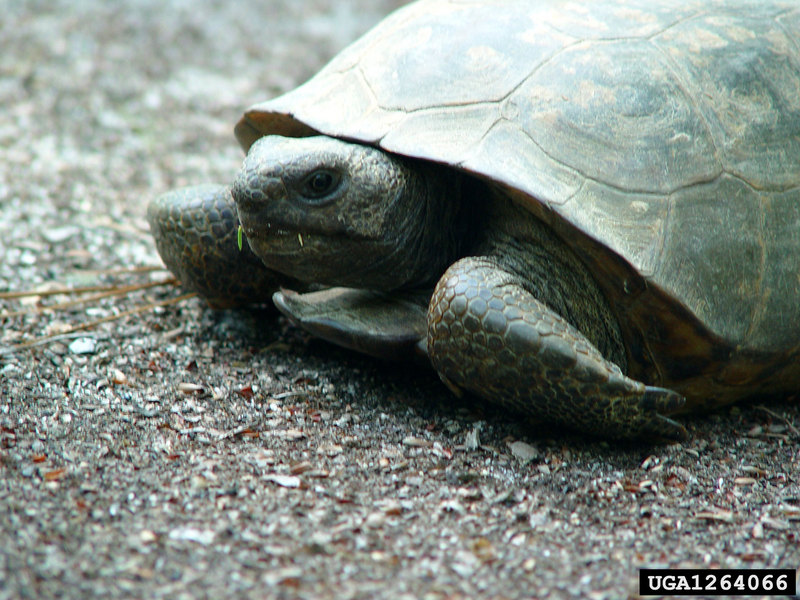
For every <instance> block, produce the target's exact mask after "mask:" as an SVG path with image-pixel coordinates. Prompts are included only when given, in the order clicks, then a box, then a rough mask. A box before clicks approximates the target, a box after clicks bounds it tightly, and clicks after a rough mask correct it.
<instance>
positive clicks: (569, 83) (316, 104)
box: [236, 0, 800, 403]
mask: <svg viewBox="0 0 800 600" xmlns="http://www.w3.org/2000/svg"><path fill="white" fill-rule="evenodd" d="M799 40H800V5H798V3H797V2H796V1H795V0H792V1H783V2H781V1H774V0H752V1H749V2H748V1H743V0H725V1H714V0H697V1H691V0H689V1H687V0H676V1H671V0H631V1H627V2H626V1H624V0H617V1H613V0H612V1H608V0H604V1H603V2H597V3H595V2H577V1H567V2H565V1H560V0H538V1H536V2H532V1H531V0H518V1H514V0H510V1H498V0H477V1H467V0H464V1H457V0H449V1H448V0H422V1H420V2H417V3H414V4H412V5H409V6H407V7H405V8H403V9H401V10H399V11H397V12H396V13H394V14H393V15H391V16H390V17H389V18H387V19H385V20H384V21H383V22H382V23H380V24H379V25H378V26H377V27H375V28H374V29H373V30H372V31H371V32H369V33H368V34H366V35H365V36H364V37H363V38H361V39H360V40H358V41H357V42H355V43H354V44H352V45H351V46H350V47H348V48H347V49H345V50H344V51H343V52H341V53H340V54H339V55H338V56H337V57H336V58H334V59H333V61H332V62H331V63H330V64H329V65H328V66H326V67H325V68H324V69H323V70H322V71H321V72H320V73H319V74H318V75H316V76H315V77H314V78H313V79H311V80H310V81H309V82H307V83H306V84H305V85H303V86H301V87H299V88H298V89H296V90H294V91H292V92H290V93H288V94H286V95H284V96H281V97H279V98H276V99H273V100H270V101H268V102H264V103H262V104H258V105H256V106H254V107H252V108H251V109H250V110H249V111H248V112H247V113H246V114H245V116H244V117H243V119H242V121H241V122H240V123H239V125H237V129H236V133H237V137H238V138H239V140H240V142H241V143H242V145H243V147H245V149H247V148H249V146H250V144H252V143H253V141H254V140H255V139H257V138H258V137H260V136H262V135H265V134H268V133H277V134H283V135H309V134H313V133H316V132H321V133H324V134H327V135H331V136H336V137H340V138H345V139H350V140H358V141H362V142H364V143H368V144H373V145H376V146H379V147H381V148H384V149H385V150H387V151H389V152H394V153H398V154H402V155H406V156H410V157H416V158H420V159H426V160H432V161H437V162H440V163H445V164H448V165H452V166H453V167H455V168H459V169H462V170H464V171H466V172H469V173H473V174H476V175H478V176H481V177H483V178H485V179H487V180H488V181H490V182H493V183H495V184H497V185H498V186H499V187H500V188H502V189H504V190H506V192H507V193H509V194H511V195H512V196H514V197H515V198H516V199H517V200H518V201H519V202H521V203H523V204H524V205H525V206H527V207H529V209H530V210H531V211H532V212H533V213H535V214H536V215H538V216H539V217H540V218H541V219H543V220H545V221H546V222H548V223H550V224H551V225H552V227H553V228H554V229H555V230H556V231H557V232H559V233H560V234H561V235H562V236H563V237H564V239H566V240H568V241H569V242H570V243H572V244H573V245H574V247H575V249H576V250H577V251H578V253H579V254H580V255H581V256H582V257H583V259H584V260H585V261H586V262H587V263H589V265H590V267H591V268H592V269H593V270H594V271H595V272H596V273H597V274H598V279H599V280H600V282H601V285H602V286H603V287H604V290H605V291H606V293H607V294H608V295H609V298H610V299H611V300H612V303H613V304H614V305H615V307H616V309H617V311H618V314H619V317H620V321H621V323H622V325H623V330H624V335H625V337H626V341H627V345H628V351H629V358H630V362H631V365H632V367H631V373H632V374H633V375H634V376H640V377H649V379H648V381H655V382H661V383H663V384H666V385H674V386H675V387H676V388H677V389H678V390H679V391H681V392H683V393H685V394H687V395H690V397H692V396H697V395H705V396H709V397H710V398H709V400H708V401H709V403H718V402H722V401H727V400H728V399H731V398H732V397H734V396H741V395H746V394H749V393H753V392H758V391H759V390H760V386H762V385H763V384H764V382H765V381H767V380H768V379H774V378H775V377H780V378H783V380H784V381H786V382H787V385H794V386H797V385H798V384H800V356H799V353H800V46H798V44H800V41H799Z"/></svg>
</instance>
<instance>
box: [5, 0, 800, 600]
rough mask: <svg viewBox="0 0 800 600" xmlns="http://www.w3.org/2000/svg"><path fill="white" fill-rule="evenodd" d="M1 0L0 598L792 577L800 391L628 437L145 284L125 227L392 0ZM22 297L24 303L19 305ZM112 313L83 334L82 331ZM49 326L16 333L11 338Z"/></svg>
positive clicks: (408, 591)
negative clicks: (516, 408) (547, 419)
mask: <svg viewBox="0 0 800 600" xmlns="http://www.w3.org/2000/svg"><path fill="white" fill-rule="evenodd" d="M328 4H329V3H327V2H322V1H321V0H320V1H304V2H290V1H288V0H286V1H277V0H276V1H272V2H262V3H261V6H254V5H253V4H250V5H248V7H247V9H243V8H239V7H237V3H235V2H225V1H222V0H220V1H214V0H203V1H199V2H198V1H195V2H191V3H190V2H185V1H182V0H153V1H149V0H136V1H131V2H126V3H120V2H104V1H103V0H80V1H76V0H71V1H66V0H65V1H63V2H57V1H52V0H48V1H44V0H43V1H41V2H36V1H33V0H30V1H25V0H21V1H17V2H12V3H10V4H7V5H6V6H5V7H4V9H3V19H2V22H0V39H2V40H3V52H2V53H0V239H2V241H0V290H32V289H35V290H37V291H39V292H42V293H41V294H39V295H36V296H29V297H24V298H20V299H6V300H0V311H2V312H0V322H2V332H1V333H0V350H3V349H4V350H5V352H4V353H3V354H0V477H1V478H0V505H2V510H0V600H5V599H11V598H53V597H59V598H87V597H92V596H96V597H104V598H130V597H138V598H162V597H163V598H171V599H174V598H205V597H208V598H219V597H228V598H237V597H247V598H262V597H263V598H329V597H337V598H342V599H344V598H476V597H481V598H526V597H542V596H545V595H550V596H551V597H556V598H558V597H564V598H567V597H581V598H587V597H588V598H593V599H600V598H623V597H629V596H633V597H635V596H636V590H637V580H638V572H639V569H640V568H642V567H703V568H712V567H742V568H759V567H783V568H797V567H798V565H800V531H799V530H798V525H799V524H800V475H799V474H798V473H800V451H799V450H798V448H799V447H800V446H798V439H799V438H800V435H799V434H798V427H800V407H798V403H797V401H796V399H787V400H785V401H783V402H778V403H771V404H769V405H766V406H761V405H760V404H759V403H758V402H756V403H754V404H751V405H747V406H740V407H735V408H733V409H729V410H726V411H724V412H721V413H718V414H714V415H707V416H701V417H697V418H692V419H687V424H688V427H689V429H690V431H691V439H690V440H689V441H687V442H686V443H683V444H675V445H669V446H657V447H648V446H643V445H618V444H609V443H605V442H601V441H596V440H586V439H581V438H580V437H579V436H576V435H573V434H569V433H565V432H558V431H553V430H551V429H549V428H547V429H543V428H541V427H539V426H538V425H537V424H536V423H532V422H520V420H519V419H518V418H516V417H514V416H512V415H509V414H506V413H498V412H497V411H496V410H495V409H492V408H490V407H486V406H484V405H483V404H481V403H479V402H477V401H469V400H456V399H454V398H453V397H452V396H451V395H450V394H449V393H448V392H447V390H446V389H444V387H443V386H442V385H441V384H440V383H439V382H438V381H437V380H436V379H435V377H433V376H432V375H431V374H430V373H427V372H420V373H418V374H414V377H409V376H408V371H407V370H405V369H404V368H402V367H398V366H393V365H386V364H383V363H380V362H378V361H374V360H370V359H367V358H362V357H360V356H356V355H354V354H351V353H348V352H345V351H342V350H338V349H335V348H332V347H330V346H328V345H326V344H324V343H323V342H318V341H315V340H311V339H309V338H308V337H306V336H305V335H303V334H302V333H300V332H298V331H296V330H294V329H293V328H291V327H290V326H288V324H287V323H286V322H285V321H284V320H283V319H281V318H278V317H276V316H275V314H274V313H272V312H270V311H269V310H261V311H258V310H254V311H237V312H219V313H215V312H212V311H209V310H207V309H205V308H204V306H203V305H202V303H201V302H200V301H198V300H196V299H190V300H184V301H182V302H180V303H177V304H174V305H169V306H164V307H160V308H157V309H154V310H149V311H147V312H143V313H139V314H135V315H128V316H125V314H123V313H124V312H125V311H129V310H134V309H135V308H136V307H137V306H141V305H144V304H147V303H152V302H159V301H163V300H166V299H170V298H174V297H176V296H178V295H179V294H180V291H179V290H177V289H176V288H174V287H173V286H171V285H168V284H164V285H158V286H156V287H151V288H147V289H144V290H142V291H136V292H128V293H126V294H124V295H122V296H119V297H111V298H94V299H90V300H89V301H88V302H87V303H85V304H81V305H78V306H75V307H70V308H66V307H64V308H60V309H57V310H45V311H39V310H38V309H39V308H40V307H42V306H50V305H52V304H54V303H57V302H65V301H67V300H70V299H73V298H74V296H73V295H71V296H67V295H64V294H59V295H54V296H46V295H44V291H45V290H48V289H53V288H54V287H60V286H64V285H68V286H73V287H76V286H86V285H111V284H113V285H117V286H120V285H127V284H133V283H147V282H155V283H157V282H160V281H163V280H164V279H166V278H167V274H166V273H164V272H163V271H155V272H144V273H139V272H132V271H126V269H130V268H132V267H141V266H148V265H149V266H152V265H159V264H160V263H159V259H158V256H157V254H156V253H155V250H154V248H153V245H152V243H151V240H150V238H149V235H148V233H147V225H146V223H145V220H144V210H145V206H146V202H147V199H148V198H150V197H152V196H153V195H154V194H157V193H160V192H163V191H165V190H167V189H169V188H172V187H176V186H180V185H187V184H194V183H201V182H207V181H223V182H224V181H226V180H229V179H230V177H231V176H232V174H233V173H235V171H236V170H237V169H238V164H239V162H240V160H241V153H240V150H239V148H238V146H237V145H236V143H235V142H234V140H233V136H232V133H231V129H232V126H233V124H234V123H235V121H236V120H237V119H238V115H239V113H240V112H241V110H242V109H243V108H244V107H246V106H248V105H249V104H251V103H253V102H255V101H258V100H261V99H264V98H266V97H269V96H272V95H275V94H278V93H280V92H281V91H285V90H288V89H291V88H292V87H294V86H295V85H297V84H298V83H300V82H302V81H303V80H304V79H306V78H307V77H308V76H310V75H311V74H312V73H313V72H314V71H315V70H316V69H318V68H319V66H320V65H321V64H322V63H323V62H324V61H325V60H326V59H327V58H328V57H330V56H331V55H332V54H334V53H335V52H336V51H337V50H338V49H339V48H341V47H342V46H343V45H345V44H346V43H347V42H348V41H350V40H352V39H354V38H355V37H357V36H358V35H359V34H360V33H361V32H362V31H364V30H365V29H366V28H367V27H368V26H370V25H371V24H373V23H375V22H377V21H378V20H379V19H380V18H381V16H383V15H384V14H385V13H387V12H388V11H389V10H391V8H393V6H394V5H397V4H398V2H391V1H388V0H384V1H377V0H360V1H358V2H356V1H353V2H349V3H347V4H345V3H339V4H337V7H338V8H336V9H335V10H331V9H330V8H329V7H328ZM20 312H21V313H22V314H19V313H20ZM113 316H118V317H119V318H117V319H115V320H113V321H110V322H108V323H104V324H101V325H98V326H96V327H93V328H92V329H90V330H87V331H85V332H80V331H78V332H75V331H73V328H74V327H76V326H80V325H81V324H83V323H86V322H89V321H95V320H99V319H104V318H107V317H113ZM44 336H53V338H52V339H50V341H48V342H47V343H40V344H38V345H34V346H32V347H28V348H17V350H16V351H15V352H7V350H8V349H10V348H12V347H14V346H15V345H18V344H21V343H26V342H28V341H31V340H33V341H35V340H40V341H41V338H43V337H44Z"/></svg>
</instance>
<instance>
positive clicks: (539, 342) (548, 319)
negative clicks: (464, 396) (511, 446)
mask: <svg viewBox="0 0 800 600" xmlns="http://www.w3.org/2000/svg"><path fill="white" fill-rule="evenodd" d="M428 353H429V355H430V358H431V361H432V362H433V365H434V367H435V368H436V370H437V371H438V372H439V374H440V375H441V377H442V379H443V380H444V381H445V382H446V383H448V384H449V385H450V386H451V387H452V386H454V387H456V388H463V389H466V390H469V391H471V392H473V393H475V394H478V395H479V396H482V397H484V398H486V399H487V400H491V401H494V402H497V403H499V404H503V405H506V406H509V407H510V408H513V409H515V410H518V411H521V412H524V413H528V414H530V415H533V416H535V417H539V418H542V419H544V420H549V421H553V422H557V423H560V424H562V425H565V426H568V427H571V428H574V429H579V430H582V431H586V432H590V433H595V434H600V435H603V436H608V437H618V438H650V439H653V438H654V437H656V438H660V439H681V438H684V437H685V436H686V430H685V429H684V428H683V426H682V425H680V424H679V423H677V422H675V421H673V420H671V419H669V418H667V417H665V416H664V414H662V413H666V414H669V413H671V412H674V411H675V410H677V409H678V408H679V407H680V406H681V405H682V404H683V402H684V399H683V398H682V397H681V396H680V395H678V394H677V393H675V392H673V391H671V390H666V389H662V388H656V387H650V386H646V385H645V384H643V383H641V382H638V381H635V380H633V379H630V378H629V377H626V376H625V375H624V374H623V373H622V371H621V370H620V368H619V367H618V366H617V365H615V364H614V363H612V362H610V361H608V360H606V359H605V358H604V357H603V356H602V354H601V353H600V351H599V350H597V349H596V348H595V347H594V346H593V345H592V344H591V343H590V342H589V341H588V340H587V339H586V337H585V336H584V335H583V334H581V332H580V331H578V330H577V329H576V328H574V327H573V326H572V325H570V324H569V323H568V322H567V321H566V320H565V319H563V318H562V317H561V316H560V315H558V314H557V313H556V312H554V311H552V310H551V309H550V308H548V307H547V305H545V304H544V303H542V302H540V301H539V300H537V299H536V298H535V297H534V296H533V295H532V294H530V293H529V292H528V291H526V290H525V289H524V288H523V287H522V285H520V284H519V282H518V281H517V279H516V278H515V276H514V275H512V274H511V273H509V272H507V271H505V270H503V269H502V268H501V267H499V266H498V264H497V263H496V262H494V261H492V260H491V259H488V258H465V259H461V260H460V261H458V262H456V263H455V264H454V265H452V266H451V267H450V268H449V269H448V270H447V271H446V272H445V274H444V275H443V276H442V278H441V279H440V280H439V283H438V285H437V286H436V289H435V291H434V294H433V296H432V298H431V302H430V306H429V309H428Z"/></svg>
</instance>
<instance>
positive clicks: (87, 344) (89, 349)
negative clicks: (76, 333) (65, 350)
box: [69, 337, 97, 354]
mask: <svg viewBox="0 0 800 600" xmlns="http://www.w3.org/2000/svg"><path fill="white" fill-rule="evenodd" d="M96 348H97V340H95V339H94V338H90V337H79V338H77V339H76V340H74V341H73V342H72V343H71V344H70V345H69V351H70V352H72V353H73V354H94V351H95V349H96Z"/></svg>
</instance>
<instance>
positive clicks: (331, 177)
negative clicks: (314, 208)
mask: <svg viewBox="0 0 800 600" xmlns="http://www.w3.org/2000/svg"><path fill="white" fill-rule="evenodd" d="M340 181H341V177H340V176H339V174H338V173H336V172H335V171H331V170H329V169H317V170H316V171H313V172H312V173H311V174H310V175H308V176H307V177H306V178H305V180H304V181H303V195H304V196H306V197H307V198H311V199H314V200H317V199H319V198H323V197H325V196H327V195H328V194H330V193H331V192H333V191H334V190H335V189H336V188H337V187H338V186H339V182H340Z"/></svg>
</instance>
